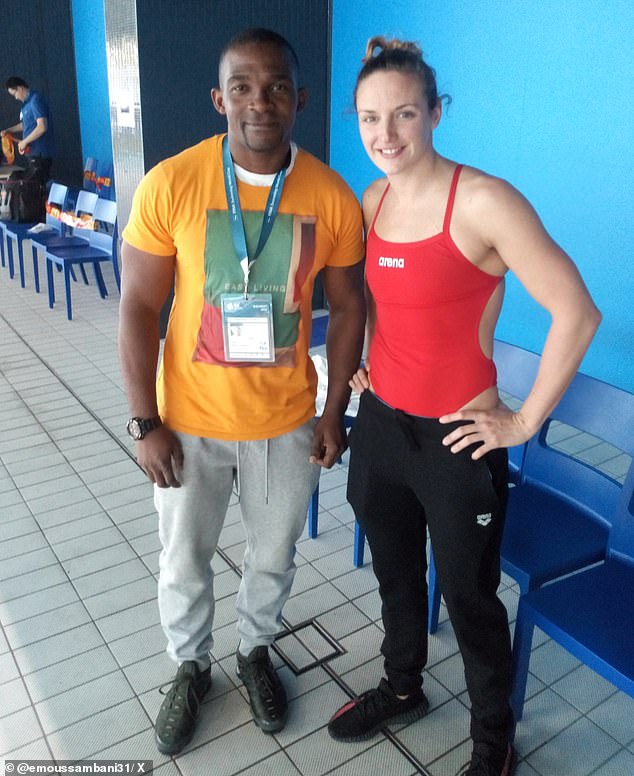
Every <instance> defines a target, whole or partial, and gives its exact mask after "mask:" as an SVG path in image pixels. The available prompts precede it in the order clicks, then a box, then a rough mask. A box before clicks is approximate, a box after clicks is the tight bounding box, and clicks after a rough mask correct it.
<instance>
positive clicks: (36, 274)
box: [31, 245, 40, 294]
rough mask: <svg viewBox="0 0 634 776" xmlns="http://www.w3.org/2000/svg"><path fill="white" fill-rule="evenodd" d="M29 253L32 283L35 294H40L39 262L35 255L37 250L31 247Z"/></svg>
mask: <svg viewBox="0 0 634 776" xmlns="http://www.w3.org/2000/svg"><path fill="white" fill-rule="evenodd" d="M31 251H32V253H33V283H34V285H35V293H36V294H39V293H40V262H39V258H38V255H37V248H36V247H35V246H34V245H32V246H31Z"/></svg>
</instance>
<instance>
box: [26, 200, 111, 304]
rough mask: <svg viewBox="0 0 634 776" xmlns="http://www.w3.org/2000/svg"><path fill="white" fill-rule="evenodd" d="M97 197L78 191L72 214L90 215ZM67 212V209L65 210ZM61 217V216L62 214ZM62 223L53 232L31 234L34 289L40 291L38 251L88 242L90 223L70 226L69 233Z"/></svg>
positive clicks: (86, 243) (85, 244) (84, 274)
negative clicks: (66, 232)
mask: <svg viewBox="0 0 634 776" xmlns="http://www.w3.org/2000/svg"><path fill="white" fill-rule="evenodd" d="M98 199H99V197H98V196H97V195H96V194H93V193H92V192H89V191H80V192H79V195H78V196H77V201H76V202H75V208H74V211H73V213H72V215H73V216H77V217H79V216H90V217H92V215H93V213H94V210H95V206H96V204H97V200H98ZM66 212H68V211H66ZM62 217H63V216H62ZM64 226H65V225H64V223H63V222H62V221H60V227H61V229H60V230H58V231H57V232H55V233H48V232H40V233H39V234H36V235H32V236H31V250H32V252H33V276H34V278H35V290H36V291H37V292H38V293H39V291H40V280H39V277H40V268H39V261H38V251H44V252H46V251H47V250H48V249H49V248H69V247H71V246H72V247H76V246H82V245H83V246H87V245H89V243H90V240H89V234H90V232H92V231H93V229H92V224H90V225H89V226H88V228H86V227H85V226H83V225H82V224H81V223H80V224H79V225H77V226H74V227H72V228H71V231H70V234H65V228H64ZM79 268H80V271H81V273H82V276H83V279H84V282H85V283H88V278H87V276H86V272H85V270H84V267H83V265H81V264H80V266H79ZM71 277H72V278H73V280H74V279H75V276H74V273H73V272H72V271H71Z"/></svg>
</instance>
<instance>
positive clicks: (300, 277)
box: [192, 210, 316, 367]
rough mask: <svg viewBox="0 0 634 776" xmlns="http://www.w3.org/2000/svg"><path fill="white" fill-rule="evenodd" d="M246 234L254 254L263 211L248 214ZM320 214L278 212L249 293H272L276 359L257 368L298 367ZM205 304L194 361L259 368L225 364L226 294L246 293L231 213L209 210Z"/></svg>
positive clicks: (256, 265)
mask: <svg viewBox="0 0 634 776" xmlns="http://www.w3.org/2000/svg"><path fill="white" fill-rule="evenodd" d="M242 217H243V220H244V231H245V235H246V239H247V246H248V249H249V256H253V254H254V252H255V246H256V245H257V242H258V238H259V236H260V228H261V226H262V213H260V212H254V211H243V213H242ZM315 223H316V219H315V217H314V216H295V215H291V214H288V213H278V215H277V217H276V219H275V224H274V226H273V230H272V232H271V234H270V236H269V239H268V240H267V242H266V245H265V246H264V249H263V250H262V253H261V254H260V256H259V257H258V259H257V261H256V262H255V264H254V265H253V266H252V268H251V272H250V274H249V289H248V290H249V292H250V293H253V294H257V293H266V294H271V296H272V298H273V330H274V335H275V361H274V362H270V363H266V362H263V363H258V364H257V366H262V367H266V366H294V365H295V346H296V343H297V335H298V331H299V322H300V313H299V305H300V300H301V291H302V286H303V285H304V283H305V282H306V279H307V278H308V276H309V275H310V272H311V270H312V268H313V264H314V261H315ZM204 261H205V285H204V303H203V311H202V316H201V321H200V329H199V331H198V338H197V342H196V348H195V350H194V354H193V357H192V358H193V360H194V361H202V362H205V363H207V364H215V365H221V366H254V365H255V364H254V363H252V362H246V363H244V364H239V363H236V362H234V361H232V362H231V363H229V362H227V361H225V357H224V344H223V338H222V320H221V315H220V297H221V295H222V294H236V293H242V292H244V275H243V274H242V269H241V268H240V264H239V262H238V259H237V257H236V254H235V250H234V247H233V242H232V240H231V229H230V226H229V219H228V218H227V211H226V210H208V211H207V227H206V236H205V255H204Z"/></svg>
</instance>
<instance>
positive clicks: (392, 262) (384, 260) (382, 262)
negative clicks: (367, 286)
mask: <svg viewBox="0 0 634 776" xmlns="http://www.w3.org/2000/svg"><path fill="white" fill-rule="evenodd" d="M379 267H390V268H392V269H403V268H404V267H405V259H394V258H392V257H391V256H379Z"/></svg>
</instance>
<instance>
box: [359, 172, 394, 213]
mask: <svg viewBox="0 0 634 776" xmlns="http://www.w3.org/2000/svg"><path fill="white" fill-rule="evenodd" d="M387 185H388V183H387V178H377V179H376V180H375V181H373V182H372V183H371V184H370V185H369V186H368V188H367V189H366V190H365V191H364V192H363V198H362V203H363V209H364V210H365V208H366V207H368V208H376V207H377V205H378V204H379V200H380V199H381V197H382V196H383V192H384V191H385V189H386V188H387Z"/></svg>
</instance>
